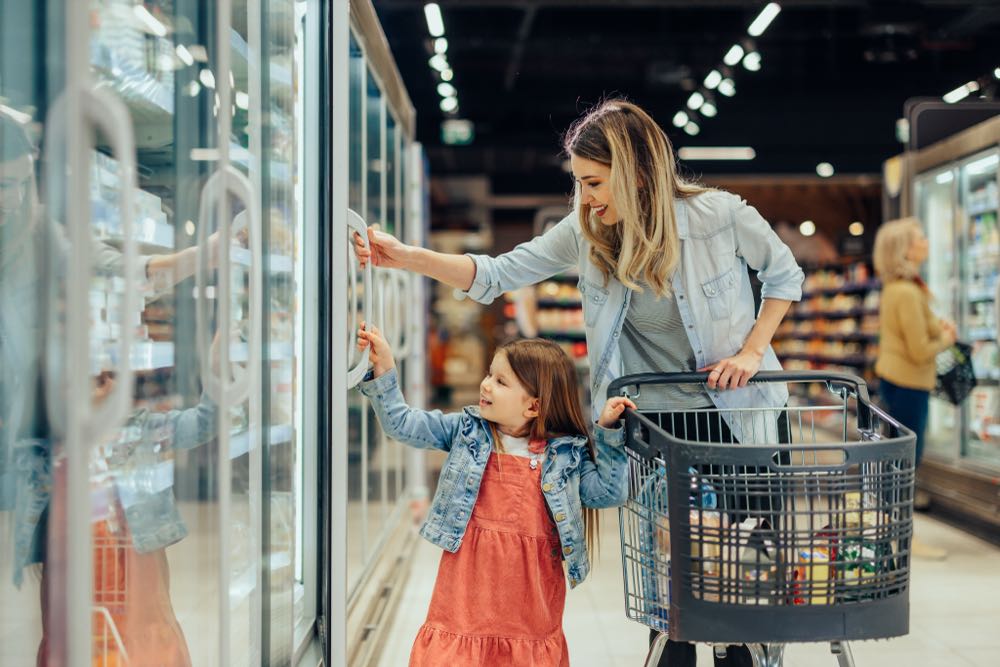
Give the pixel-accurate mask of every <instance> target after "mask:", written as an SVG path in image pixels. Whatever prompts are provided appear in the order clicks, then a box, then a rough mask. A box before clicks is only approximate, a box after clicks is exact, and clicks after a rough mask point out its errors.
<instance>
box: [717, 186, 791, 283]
mask: <svg viewBox="0 0 1000 667" xmlns="http://www.w3.org/2000/svg"><path fill="white" fill-rule="evenodd" d="M732 215H733V223H734V227H735V229H736V254H738V255H740V256H741V257H743V258H744V259H746V261H747V264H749V265H750V267H751V268H753V269H755V270H756V271H757V276H758V277H759V278H760V281H761V283H763V286H762V287H761V292H760V295H761V298H763V299H784V300H787V301H798V300H799V299H801V298H802V281H803V280H805V274H804V273H803V272H802V269H801V268H800V267H799V265H798V263H797V262H796V261H795V257H793V256H792V251H791V250H790V249H789V248H788V246H787V245H785V243H784V242H783V241H782V240H781V239H780V238H778V235H777V234H775V232H774V230H773V229H772V228H771V225H770V224H768V222H767V220H765V219H764V218H763V217H762V216H761V214H760V213H758V212H757V209H755V208H754V207H753V206H750V205H749V204H747V203H746V201H744V200H742V199H740V198H739V197H735V196H734V197H733V212H732Z"/></svg>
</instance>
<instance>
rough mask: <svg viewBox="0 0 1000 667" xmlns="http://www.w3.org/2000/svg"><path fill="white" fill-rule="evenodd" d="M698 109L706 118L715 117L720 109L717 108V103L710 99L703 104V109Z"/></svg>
mask: <svg viewBox="0 0 1000 667" xmlns="http://www.w3.org/2000/svg"><path fill="white" fill-rule="evenodd" d="M698 111H700V112H701V115H702V116H705V117H706V118H715V114H717V113H718V109H716V108H715V105H714V104H712V103H711V102H708V101H706V102H705V103H704V104H702V105H701V109H699V110H698Z"/></svg>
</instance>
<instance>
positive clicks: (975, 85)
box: [941, 81, 979, 104]
mask: <svg viewBox="0 0 1000 667" xmlns="http://www.w3.org/2000/svg"><path fill="white" fill-rule="evenodd" d="M977 90H979V82H977V81H970V82H968V83H967V84H965V85H964V86H959V87H958V88H956V89H955V90H953V91H951V92H950V93H947V94H945V95H944V96H942V98H941V99H943V100H944V101H945V102H947V103H948V104H954V103H955V102H958V101H960V100H964V99H965V98H966V97H968V96H969V93H974V92H976V91H977Z"/></svg>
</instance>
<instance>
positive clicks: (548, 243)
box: [354, 212, 580, 303]
mask: <svg viewBox="0 0 1000 667" xmlns="http://www.w3.org/2000/svg"><path fill="white" fill-rule="evenodd" d="M368 244H369V246H370V248H368V247H365V244H364V241H363V239H362V238H361V237H360V236H359V235H358V234H355V235H354V252H355V254H356V255H357V256H358V259H359V260H360V261H361V264H362V266H363V265H364V264H366V263H367V262H368V261H369V260H371V261H372V262H373V263H374V264H375V266H385V267H389V268H401V269H407V270H409V271H415V272H417V273H421V274H423V275H425V276H428V277H430V278H434V279H435V280H437V281H440V282H443V283H445V284H446V285H450V286H451V287H455V288H456V289H459V290H462V291H463V292H464V293H465V295H466V296H468V297H470V298H472V299H474V300H476V301H478V302H480V303H491V302H492V301H493V300H494V299H496V298H497V297H498V296H500V295H501V294H502V293H503V292H509V291H511V290H515V289H517V288H519V287H524V286H525V285H534V284H535V283H538V282H540V281H542V280H544V279H545V278H548V277H549V276H552V275H555V274H557V273H560V272H562V271H567V270H570V269H573V268H575V266H576V262H577V258H578V257H579V252H580V242H579V235H578V222H577V218H576V213H575V212H573V213H570V214H569V215H567V216H566V217H565V218H563V220H562V221H561V222H559V224H557V225H556V226H555V227H553V228H552V229H550V230H549V231H547V232H546V233H545V234H542V235H541V236H536V237H535V238H533V239H531V240H530V241H527V242H525V243H522V244H521V245H519V246H517V247H516V248H514V249H513V250H511V251H510V252H506V253H504V254H502V255H499V256H497V257H490V256H488V255H471V254H470V255H450V254H445V253H440V252H435V251H433V250H427V249H426V248H418V247H415V246H410V245H406V244H405V243H402V242H401V241H399V239H397V238H395V237H394V236H392V235H391V234H386V233H385V232H382V231H379V230H378V228H377V226H376V225H373V226H372V227H369V228H368Z"/></svg>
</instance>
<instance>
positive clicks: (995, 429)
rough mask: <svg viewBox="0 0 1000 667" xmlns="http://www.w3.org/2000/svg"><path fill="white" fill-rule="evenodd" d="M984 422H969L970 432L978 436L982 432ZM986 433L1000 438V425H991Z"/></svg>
mask: <svg viewBox="0 0 1000 667" xmlns="http://www.w3.org/2000/svg"><path fill="white" fill-rule="evenodd" d="M982 428H983V422H982V420H980V419H972V420H970V421H969V430H970V431H971V432H973V433H976V434H978V433H979V432H980V431H982ZM986 432H987V433H988V434H989V435H992V436H1000V424H990V425H988V426H987V427H986Z"/></svg>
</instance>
